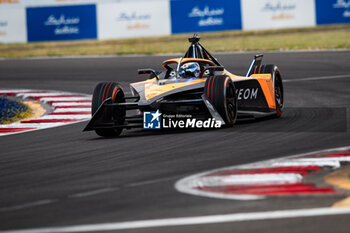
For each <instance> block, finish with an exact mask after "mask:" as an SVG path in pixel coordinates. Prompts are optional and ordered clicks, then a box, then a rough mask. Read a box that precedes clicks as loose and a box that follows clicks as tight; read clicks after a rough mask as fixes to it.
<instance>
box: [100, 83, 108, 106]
mask: <svg viewBox="0 0 350 233" xmlns="http://www.w3.org/2000/svg"><path fill="white" fill-rule="evenodd" d="M108 85H109V84H107V85H105V87H104V88H103V92H102V96H101V103H102V102H103V101H104V99H105V93H106V89H107V87H108Z"/></svg>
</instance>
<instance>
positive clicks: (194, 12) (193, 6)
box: [170, 0, 242, 33]
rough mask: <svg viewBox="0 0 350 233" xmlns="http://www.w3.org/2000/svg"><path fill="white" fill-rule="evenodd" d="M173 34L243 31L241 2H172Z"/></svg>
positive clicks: (198, 0)
mask: <svg viewBox="0 0 350 233" xmlns="http://www.w3.org/2000/svg"><path fill="white" fill-rule="evenodd" d="M170 4H171V8H170V9H171V18H172V32H173V33H183V32H200V31H218V30H229V29H241V27H242V25H241V11H240V1H234V2H232V1H229V0H222V1H209V0H202V1H200V0H194V1H190V2H189V1H185V0H178V1H170Z"/></svg>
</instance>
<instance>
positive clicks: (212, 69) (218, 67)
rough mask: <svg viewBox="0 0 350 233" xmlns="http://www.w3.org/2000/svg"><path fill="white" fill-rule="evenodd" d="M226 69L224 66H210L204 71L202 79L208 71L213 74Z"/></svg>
mask: <svg viewBox="0 0 350 233" xmlns="http://www.w3.org/2000/svg"><path fill="white" fill-rule="evenodd" d="M224 69H225V68H224V67H223V66H208V67H206V68H205V69H204V70H203V71H202V73H201V75H200V77H201V78H202V77H203V75H204V74H205V72H207V71H208V70H209V72H210V74H213V73H214V72H215V71H224Z"/></svg>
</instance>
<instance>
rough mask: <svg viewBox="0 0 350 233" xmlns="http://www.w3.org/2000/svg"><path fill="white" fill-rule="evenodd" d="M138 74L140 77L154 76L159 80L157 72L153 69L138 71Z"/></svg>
mask: <svg viewBox="0 0 350 233" xmlns="http://www.w3.org/2000/svg"><path fill="white" fill-rule="evenodd" d="M137 73H138V74H140V75H145V74H153V76H154V77H155V78H156V79H157V80H158V79H159V78H158V75H157V73H156V71H155V70H153V69H139V70H137Z"/></svg>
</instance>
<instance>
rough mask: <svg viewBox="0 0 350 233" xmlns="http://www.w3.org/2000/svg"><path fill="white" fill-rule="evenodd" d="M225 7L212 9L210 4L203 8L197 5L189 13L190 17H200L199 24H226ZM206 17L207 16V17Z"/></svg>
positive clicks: (201, 25)
mask: <svg viewBox="0 0 350 233" xmlns="http://www.w3.org/2000/svg"><path fill="white" fill-rule="evenodd" d="M224 12H225V9H224V8H214V9H210V7H209V6H205V7H204V9H203V10H201V9H200V8H199V7H197V6H195V7H194V8H192V11H191V12H190V13H189V14H188V17H189V18H196V17H199V18H200V20H199V21H198V26H200V27H203V26H215V25H223V24H224V19H223V17H222V16H223V15H224ZM205 17H206V18H205Z"/></svg>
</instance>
